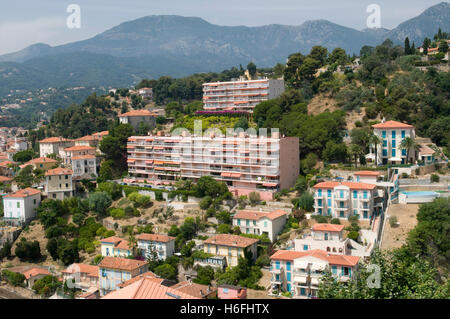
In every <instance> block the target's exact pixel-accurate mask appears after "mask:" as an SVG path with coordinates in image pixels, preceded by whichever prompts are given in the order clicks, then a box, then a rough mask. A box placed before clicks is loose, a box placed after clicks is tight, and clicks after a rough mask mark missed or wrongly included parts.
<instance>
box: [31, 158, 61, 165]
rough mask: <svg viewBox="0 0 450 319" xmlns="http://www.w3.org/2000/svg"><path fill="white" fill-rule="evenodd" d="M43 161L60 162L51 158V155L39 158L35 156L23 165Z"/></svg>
mask: <svg viewBox="0 0 450 319" xmlns="http://www.w3.org/2000/svg"><path fill="white" fill-rule="evenodd" d="M41 163H58V161H57V160H54V159H53V158H49V157H38V158H33V159H32V160H29V161H28V162H26V163H25V164H23V165H31V164H41Z"/></svg>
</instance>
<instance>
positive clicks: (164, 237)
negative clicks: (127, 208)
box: [136, 233, 175, 243]
mask: <svg viewBox="0 0 450 319" xmlns="http://www.w3.org/2000/svg"><path fill="white" fill-rule="evenodd" d="M136 239H137V240H148V241H155V242H162V243H168V242H169V241H172V240H175V237H170V236H167V235H159V234H145V233H144V234H140V235H138V236H137V237H136Z"/></svg>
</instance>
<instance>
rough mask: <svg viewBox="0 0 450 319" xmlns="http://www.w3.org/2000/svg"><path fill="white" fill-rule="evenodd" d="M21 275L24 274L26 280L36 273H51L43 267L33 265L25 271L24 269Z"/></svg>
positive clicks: (36, 274)
mask: <svg viewBox="0 0 450 319" xmlns="http://www.w3.org/2000/svg"><path fill="white" fill-rule="evenodd" d="M23 275H24V276H25V278H26V279H27V280H28V279H30V278H32V277H35V276H38V275H51V273H50V272H49V271H48V270H47V269H44V268H39V267H33V268H30V269H28V270H27V271H25V272H24V273H23Z"/></svg>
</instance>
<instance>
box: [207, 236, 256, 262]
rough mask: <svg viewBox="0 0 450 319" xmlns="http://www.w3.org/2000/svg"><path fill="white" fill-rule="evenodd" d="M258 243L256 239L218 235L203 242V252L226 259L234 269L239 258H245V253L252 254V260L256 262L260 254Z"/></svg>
mask: <svg viewBox="0 0 450 319" xmlns="http://www.w3.org/2000/svg"><path fill="white" fill-rule="evenodd" d="M257 243H258V239H254V238H248V237H243V236H237V235H229V234H218V235H216V236H214V237H211V238H208V239H207V240H205V241H204V242H203V244H204V245H203V251H204V252H205V253H208V254H213V255H215V256H219V257H225V258H226V259H227V264H228V266H232V267H234V266H236V265H237V264H238V258H239V257H244V252H245V251H249V252H251V253H252V258H253V259H254V260H256V257H257V253H258V250H257Z"/></svg>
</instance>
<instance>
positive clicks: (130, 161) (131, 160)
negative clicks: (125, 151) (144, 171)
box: [127, 159, 136, 163]
mask: <svg viewBox="0 0 450 319" xmlns="http://www.w3.org/2000/svg"><path fill="white" fill-rule="evenodd" d="M134 162H136V160H134V159H129V160H127V163H134Z"/></svg>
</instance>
